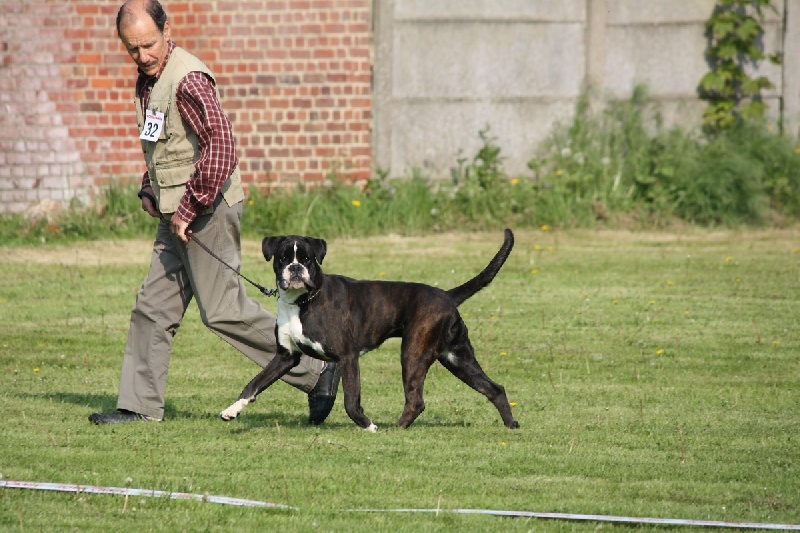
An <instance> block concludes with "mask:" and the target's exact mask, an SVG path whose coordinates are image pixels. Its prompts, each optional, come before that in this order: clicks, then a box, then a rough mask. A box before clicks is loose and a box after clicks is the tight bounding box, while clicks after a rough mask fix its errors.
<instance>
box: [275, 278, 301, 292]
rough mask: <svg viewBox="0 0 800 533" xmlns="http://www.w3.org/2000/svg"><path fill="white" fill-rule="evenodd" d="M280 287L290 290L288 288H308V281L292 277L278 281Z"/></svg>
mask: <svg viewBox="0 0 800 533" xmlns="http://www.w3.org/2000/svg"><path fill="white" fill-rule="evenodd" d="M278 288H280V289H282V290H284V291H288V290H300V289H305V288H306V282H305V281H303V280H302V279H298V278H292V279H288V280H287V279H282V280H281V281H280V282H279V283H278Z"/></svg>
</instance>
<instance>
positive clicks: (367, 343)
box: [220, 229, 519, 432]
mask: <svg viewBox="0 0 800 533" xmlns="http://www.w3.org/2000/svg"><path fill="white" fill-rule="evenodd" d="M513 246H514V235H513V234H512V233H511V230H509V229H507V230H506V231H505V240H504V242H503V245H502V246H501V247H500V250H499V251H498V252H497V254H496V255H495V256H494V258H493V259H492V260H491V261H490V262H489V264H488V265H487V266H486V268H484V269H483V271H482V272H481V273H480V274H478V275H477V276H475V277H474V278H472V279H471V280H469V281H467V282H466V283H464V284H463V285H460V286H458V287H455V288H453V289H450V290H447V291H445V290H442V289H438V288H436V287H431V286H430V285H424V284H422V283H407V282H399V281H398V282H393V281H366V280H355V279H351V278H347V277H344V276H337V275H329V274H324V273H323V272H322V269H321V267H320V264H321V263H322V260H323V259H324V258H325V253H326V251H327V244H326V242H325V241H324V240H322V239H315V238H311V237H300V236H296V235H289V236H281V237H266V238H265V239H264V240H263V242H262V251H263V253H264V258H265V259H266V260H267V261H270V260H273V269H274V271H275V277H276V280H277V285H278V293H279V296H278V298H279V299H278V319H277V323H276V325H275V335H276V337H277V342H278V353H277V355H276V356H275V357H274V358H273V359H272V361H270V363H269V364H268V365H267V367H266V368H264V369H263V370H262V371H261V372H260V373H259V374H258V375H257V376H256V377H255V378H253V380H252V381H250V383H248V385H247V386H246V387H245V388H244V390H243V391H242V393H241V394H240V395H239V399H238V400H237V401H236V402H234V403H233V404H232V405H231V406H230V407H228V408H227V409H225V410H224V411H222V413H220V416H221V417H222V418H223V419H224V420H232V419H234V418H236V417H237V416H238V415H239V413H241V411H242V409H244V407H245V406H246V405H247V404H248V403H250V402H252V401H255V399H256V396H258V395H259V394H260V393H261V391H263V390H264V389H266V388H267V387H269V386H270V385H272V384H273V383H274V382H275V381H276V380H277V379H279V378H280V377H281V376H283V375H284V374H285V373H286V372H288V371H289V369H291V368H292V367H293V366H295V365H297V363H298V362H299V360H300V355H301V354H306V355H308V356H310V357H315V358H317V359H322V360H324V361H336V362H338V363H339V367H340V369H341V373H342V387H343V390H344V405H345V410H346V411H347V414H348V415H349V416H350V418H351V419H352V420H353V422H355V423H356V424H357V425H358V426H359V427H361V428H363V429H365V430H367V431H372V432H374V431H376V430H377V429H378V428H377V426H376V425H375V424H374V423H373V422H372V420H370V419H369V418H368V417H367V416H366V415H365V414H364V410H363V409H362V407H361V380H360V376H359V357H360V356H361V355H363V354H365V353H366V352H368V351H370V350H372V349H374V348H377V347H378V346H380V345H381V343H383V342H384V341H385V340H386V339H388V338H390V337H401V338H402V348H401V349H402V354H401V365H402V368H403V388H404V390H405V397H406V403H405V409H403V414H402V416H400V419H399V420H398V421H397V425H398V426H400V427H402V428H407V427H408V426H410V425H411V423H412V422H414V420H416V418H417V417H418V416H419V415H420V413H422V411H423V410H424V409H425V402H424V400H423V397H422V389H423V385H424V383H425V376H426V375H427V373H428V369H429V368H430V367H431V365H432V364H433V363H434V361H436V360H438V361H439V362H440V363H442V365H443V366H444V367H445V368H446V369H447V370H449V371H450V372H452V373H453V375H455V376H456V377H457V378H459V379H460V380H461V381H463V382H464V383H466V384H467V385H469V386H470V387H472V388H473V389H475V390H476V391H478V392H480V393H481V394H483V395H484V396H486V397H487V398H488V399H489V401H490V402H492V403H493V404H494V406H495V407H496V408H497V410H498V411H499V412H500V417H501V418H502V419H503V423H504V424H505V425H506V426H507V427H509V428H511V429H516V428H518V427H519V423H517V421H516V420H514V416H513V415H512V414H511V406H510V405H509V403H508V398H507V397H506V392H505V389H504V388H503V387H502V386H501V385H499V384H497V383H495V382H494V381H492V380H491V379H489V377H488V376H487V375H486V373H485V372H484V371H483V369H481V367H480V365H479V364H478V361H477V360H476V359H475V351H474V350H473V348H472V344H470V341H469V336H468V333H467V326H466V325H465V324H464V321H463V320H462V318H461V315H460V314H459V312H458V306H459V305H460V304H461V303H462V302H464V301H465V300H466V299H467V298H469V297H471V296H472V295H473V294H475V293H476V292H478V291H479V290H481V289H482V288H484V287H486V286H487V285H488V284H489V283H490V282H491V281H492V280H493V279H494V277H495V275H496V274H497V273H498V271H499V270H500V267H502V266H503V263H505V261H506V258H507V257H508V255H509V254H510V253H511V249H512V248H513Z"/></svg>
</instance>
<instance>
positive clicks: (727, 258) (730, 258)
mask: <svg viewBox="0 0 800 533" xmlns="http://www.w3.org/2000/svg"><path fill="white" fill-rule="evenodd" d="M732 261H733V257H731V256H728V257H726V258H725V262H726V263H730V262H732Z"/></svg>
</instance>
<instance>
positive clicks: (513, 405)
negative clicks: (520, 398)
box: [508, 402, 517, 407]
mask: <svg viewBox="0 0 800 533" xmlns="http://www.w3.org/2000/svg"><path fill="white" fill-rule="evenodd" d="M508 405H510V406H511V407H516V406H517V402H511V403H509V404H508Z"/></svg>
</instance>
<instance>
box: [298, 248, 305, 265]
mask: <svg viewBox="0 0 800 533" xmlns="http://www.w3.org/2000/svg"><path fill="white" fill-rule="evenodd" d="M297 262H298V263H308V255H306V253H305V252H304V251H303V250H297Z"/></svg>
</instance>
